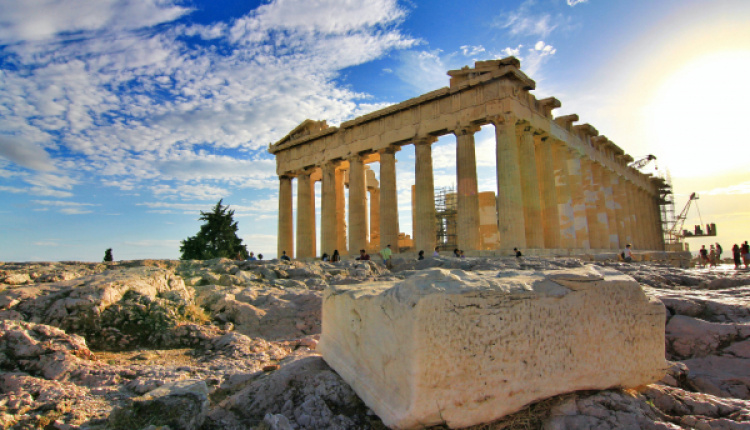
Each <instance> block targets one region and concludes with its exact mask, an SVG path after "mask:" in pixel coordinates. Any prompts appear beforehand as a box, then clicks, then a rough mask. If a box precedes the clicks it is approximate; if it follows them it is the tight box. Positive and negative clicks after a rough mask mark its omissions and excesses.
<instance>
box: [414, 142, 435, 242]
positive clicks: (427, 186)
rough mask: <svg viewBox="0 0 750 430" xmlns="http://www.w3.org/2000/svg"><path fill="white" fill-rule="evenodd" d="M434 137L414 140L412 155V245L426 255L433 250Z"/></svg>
mask: <svg viewBox="0 0 750 430" xmlns="http://www.w3.org/2000/svg"><path fill="white" fill-rule="evenodd" d="M436 140H437V139H435V138H434V137H432V136H430V137H427V138H420V139H415V141H414V154H415V157H416V163H415V182H416V186H415V189H414V194H415V197H414V206H415V216H414V222H415V224H416V225H415V227H414V245H415V247H416V248H417V250H418V251H419V250H423V251H424V252H425V253H426V254H427V255H429V254H430V251H431V250H433V249H435V242H436V239H437V238H436V237H435V235H436V232H435V227H436V223H437V220H436V219H435V216H436V214H435V180H434V178H433V176H432V144H433V143H434V142H435V141H436Z"/></svg>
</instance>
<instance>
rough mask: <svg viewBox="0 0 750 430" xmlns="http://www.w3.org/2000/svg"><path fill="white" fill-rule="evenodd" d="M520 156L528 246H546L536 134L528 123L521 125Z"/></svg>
mask: <svg viewBox="0 0 750 430" xmlns="http://www.w3.org/2000/svg"><path fill="white" fill-rule="evenodd" d="M517 133H518V136H519V151H518V158H519V164H520V166H521V192H522V194H523V213H524V224H525V227H526V228H525V234H526V248H532V249H541V248H544V226H543V223H542V201H541V195H540V193H539V180H538V179H537V168H536V154H535V153H534V135H533V134H532V132H531V127H530V126H528V125H524V126H520V127H519V128H518V130H517Z"/></svg>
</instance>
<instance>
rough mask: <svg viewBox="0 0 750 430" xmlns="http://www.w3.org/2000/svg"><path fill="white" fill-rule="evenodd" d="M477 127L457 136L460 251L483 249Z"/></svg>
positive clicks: (462, 128)
mask: <svg viewBox="0 0 750 430" xmlns="http://www.w3.org/2000/svg"><path fill="white" fill-rule="evenodd" d="M477 131H479V127H476V126H464V127H459V128H457V129H456V130H455V131H454V134H455V135H456V177H457V182H458V189H457V190H456V192H457V203H458V220H457V221H458V225H457V229H458V232H457V233H458V238H457V242H458V248H459V249H480V239H479V189H478V187H477V158H476V151H475V147H474V133H476V132H477Z"/></svg>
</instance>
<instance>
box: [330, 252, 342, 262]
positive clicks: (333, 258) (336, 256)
mask: <svg viewBox="0 0 750 430" xmlns="http://www.w3.org/2000/svg"><path fill="white" fill-rule="evenodd" d="M337 261H341V256H340V255H339V250H338V249H334V250H333V255H332V256H331V263H335V262H337Z"/></svg>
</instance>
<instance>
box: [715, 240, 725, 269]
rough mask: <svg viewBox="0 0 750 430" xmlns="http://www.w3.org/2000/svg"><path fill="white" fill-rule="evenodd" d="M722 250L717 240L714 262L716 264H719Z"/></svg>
mask: <svg viewBox="0 0 750 430" xmlns="http://www.w3.org/2000/svg"><path fill="white" fill-rule="evenodd" d="M722 252H724V248H722V247H721V245H719V242H716V262H717V263H718V264H721V253H722Z"/></svg>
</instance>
